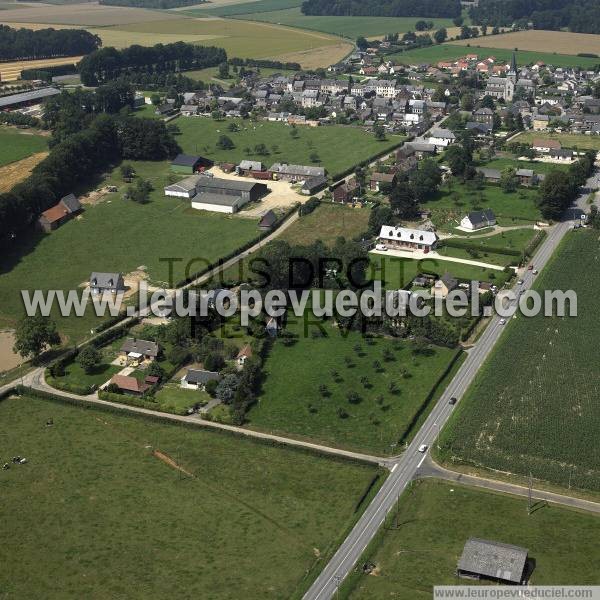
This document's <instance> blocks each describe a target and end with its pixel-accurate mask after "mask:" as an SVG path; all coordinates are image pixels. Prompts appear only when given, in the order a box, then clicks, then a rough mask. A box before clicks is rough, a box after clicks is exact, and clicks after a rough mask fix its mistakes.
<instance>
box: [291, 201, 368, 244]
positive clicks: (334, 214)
mask: <svg viewBox="0 0 600 600" xmlns="http://www.w3.org/2000/svg"><path fill="white" fill-rule="evenodd" d="M370 213H371V211H370V209H368V208H363V207H359V208H350V207H347V206H344V205H341V204H329V203H323V204H321V205H320V206H319V207H318V208H317V209H316V210H314V211H313V212H312V213H310V214H308V215H306V216H304V217H301V218H300V220H298V221H296V223H294V224H293V225H292V226H291V227H289V228H288V229H286V230H285V232H284V233H283V234H282V235H281V239H282V240H285V241H286V242H289V243H290V244H295V245H302V246H306V245H308V244H312V243H313V242H316V241H317V240H320V241H321V242H323V243H324V244H328V245H333V244H334V243H335V241H336V239H337V238H338V237H340V236H343V237H345V238H346V239H348V240H351V239H354V238H355V237H357V236H359V235H361V234H362V233H364V232H365V231H366V230H367V228H368V224H369V215H370Z"/></svg>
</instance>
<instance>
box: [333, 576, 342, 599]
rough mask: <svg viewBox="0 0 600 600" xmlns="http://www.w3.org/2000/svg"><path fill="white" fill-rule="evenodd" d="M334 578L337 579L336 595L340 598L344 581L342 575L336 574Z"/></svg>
mask: <svg viewBox="0 0 600 600" xmlns="http://www.w3.org/2000/svg"><path fill="white" fill-rule="evenodd" d="M333 578H334V579H335V597H336V598H339V597H340V582H341V581H342V576H341V575H334V577H333Z"/></svg>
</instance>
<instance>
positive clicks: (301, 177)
mask: <svg viewBox="0 0 600 600" xmlns="http://www.w3.org/2000/svg"><path fill="white" fill-rule="evenodd" d="M269 173H271V175H272V177H273V179H276V180H279V181H290V182H292V183H296V182H298V181H305V180H306V179H307V178H309V177H324V176H325V169H324V168H323V167H308V166H304V165H288V164H286V163H275V164H273V165H271V168H270V169H269Z"/></svg>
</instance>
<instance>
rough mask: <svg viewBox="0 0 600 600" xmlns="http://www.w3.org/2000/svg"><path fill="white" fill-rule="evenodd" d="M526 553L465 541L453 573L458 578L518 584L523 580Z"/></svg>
mask: <svg viewBox="0 0 600 600" xmlns="http://www.w3.org/2000/svg"><path fill="white" fill-rule="evenodd" d="M527 554H528V551H527V549H525V548H521V547H520V546H513V545H511V544H503V543H500V542H494V541H490V540H483V539H479V538H470V539H469V540H467V543H466V544H465V547H464V549H463V552H462V555H461V557H460V560H459V561H458V566H457V568H456V572H457V574H458V575H459V577H468V578H474V579H490V580H492V581H496V582H499V583H512V584H521V583H524V580H525V579H526V576H527V573H526V565H527Z"/></svg>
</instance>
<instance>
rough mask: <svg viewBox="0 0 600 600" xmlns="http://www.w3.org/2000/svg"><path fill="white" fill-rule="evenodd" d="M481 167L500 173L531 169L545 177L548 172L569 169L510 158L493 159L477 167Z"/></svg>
mask: <svg viewBox="0 0 600 600" xmlns="http://www.w3.org/2000/svg"><path fill="white" fill-rule="evenodd" d="M477 166H481V167H486V168H488V169H498V170H499V171H500V172H502V171H504V169H509V168H510V169H532V170H533V171H534V173H538V174H544V175H546V174H547V173H549V172H550V171H553V170H555V169H558V170H559V171H565V170H567V169H568V168H569V166H568V165H559V164H554V163H547V162H541V161H539V160H533V161H528V160H515V159H512V158H505V157H500V158H493V159H492V160H489V161H487V162H485V163H482V164H481V165H479V164H478V165H477Z"/></svg>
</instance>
